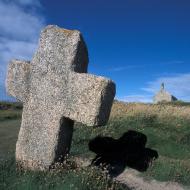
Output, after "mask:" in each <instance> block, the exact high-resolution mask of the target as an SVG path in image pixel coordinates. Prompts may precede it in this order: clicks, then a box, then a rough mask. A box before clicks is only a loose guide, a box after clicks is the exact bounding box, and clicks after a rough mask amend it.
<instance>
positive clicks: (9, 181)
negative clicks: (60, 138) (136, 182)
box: [0, 105, 190, 189]
mask: <svg viewBox="0 0 190 190" xmlns="http://www.w3.org/2000/svg"><path fill="white" fill-rule="evenodd" d="M122 106H124V108H123V107H121V108H118V107H114V108H113V110H112V115H111V117H110V120H109V122H108V124H107V125H106V126H104V127H99V128H93V127H88V126H85V125H82V124H80V123H76V124H75V128H74V134H73V142H72V148H71V156H81V157H86V158H90V159H92V158H93V157H94V154H93V153H92V152H90V151H89V150H88V142H89V140H90V139H92V138H93V137H95V136H97V135H102V136H111V137H114V138H118V137H120V136H121V135H122V134H123V133H124V132H126V131H127V130H129V129H134V130H137V131H139V132H142V133H144V134H146V135H147V137H148V143H147V147H149V148H152V149H155V150H157V151H158V153H159V158H158V159H157V160H156V161H154V162H153V165H152V166H151V167H150V168H149V169H148V170H147V171H146V172H143V173H142V176H143V177H145V178H148V179H152V178H154V179H157V180H160V181H175V182H179V183H181V184H183V185H187V186H190V148H189V147H190V120H189V118H188V117H186V113H184V117H183V115H180V116H178V115H176V114H175V113H174V112H175V110H174V111H173V108H171V110H170V109H169V107H167V106H169V105H164V106H165V107H164V109H166V108H168V109H169V111H168V112H169V113H170V112H171V114H168V115H167V114H162V113H163V111H162V110H161V108H162V107H161V108H160V107H159V106H161V105H158V108H157V107H156V109H155V106H154V110H153V111H150V113H149V114H147V110H146V106H145V105H142V106H143V109H142V107H140V108H139V110H140V111H139V110H137V109H138V108H136V107H135V105H129V106H130V109H131V107H132V108H133V109H134V110H135V111H133V112H127V114H123V115H121V114H120V113H119V114H118V115H116V114H115V113H118V110H122V112H124V111H123V109H126V110H129V107H127V105H122ZM148 106H149V108H150V109H152V107H153V105H148ZM178 106H179V105H178ZM179 109H180V110H181V109H182V110H181V112H183V106H180V107H179ZM184 109H186V110H187V109H188V106H185V108H184ZM144 110H145V111H144ZM189 110H190V107H189ZM187 111H188V110H187ZM3 112H4V113H3ZM5 113H6V111H2V112H0V118H4V119H2V120H0V158H1V157H3V158H6V159H4V161H2V162H1V166H0V167H1V168H0V189H3V188H4V189H77V188H78V189H97V187H99V188H100V189H106V188H107V186H110V187H111V186H112V187H114V188H115V189H122V188H123V187H121V186H119V185H118V184H114V183H113V182H111V181H110V180H109V179H107V178H106V176H103V175H102V174H101V173H100V172H99V171H98V170H95V169H92V168H86V169H81V168H80V169H79V168H75V167H74V168H72V167H71V168H70V169H69V170H68V169H62V170H61V171H59V172H49V173H43V172H41V173H34V172H25V173H22V172H18V171H15V162H14V158H12V157H13V156H14V150H15V142H16V139H17V135H18V131H19V126H20V117H21V113H20V110H16V111H15V110H12V112H10V115H14V114H16V115H17V117H15V118H14V117H11V118H5V115H6V114H5ZM8 152H10V153H9V154H8ZM5 160H7V161H5ZM126 169H127V168H126ZM99 176H101V177H100V178H101V180H100V181H101V182H100V183H101V184H97V183H98V181H99V180H97V178H98V177H99ZM81 181H83V182H84V183H82V184H81ZM71 184H74V185H71ZM114 185H115V186H114ZM5 186H6V188H5ZM124 189H126V188H124Z"/></svg>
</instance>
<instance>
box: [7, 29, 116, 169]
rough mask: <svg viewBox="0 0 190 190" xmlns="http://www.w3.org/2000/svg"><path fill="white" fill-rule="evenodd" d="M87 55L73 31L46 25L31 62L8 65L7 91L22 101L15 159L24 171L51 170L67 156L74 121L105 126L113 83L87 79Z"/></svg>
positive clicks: (89, 77) (17, 62)
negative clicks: (27, 169) (25, 169)
mask: <svg viewBox="0 0 190 190" xmlns="http://www.w3.org/2000/svg"><path fill="white" fill-rule="evenodd" d="M87 66H88V52H87V47H86V45H85V42H84V40H83V38H82V35H81V33H80V32H79V31H77V30H65V29H62V28H59V27H57V26H47V27H46V28H45V29H44V30H43V31H42V33H41V37H40V42H39V47H38V50H37V51H36V53H35V55H34V57H33V59H32V61H31V62H26V61H19V60H12V61H11V62H10V64H9V68H8V74H7V80H6V86H7V91H8V93H9V94H10V95H12V96H14V97H16V98H17V99H19V100H20V101H22V102H23V115H22V124H21V129H20V132H19V137H18V141H17V144H16V160H17V163H18V164H19V165H20V166H21V167H23V168H29V169H32V170H46V169H49V168H50V167H51V166H52V165H54V164H55V163H56V162H61V161H63V159H64V157H65V155H66V154H68V153H69V150H70V145H71V140H72V133H73V124H74V121H77V122H82V123H84V124H86V125H90V126H98V125H105V124H106V122H107V120H108V118H109V114H110V110H111V106H112V102H113V98H114V96H115V84H114V83H113V81H111V80H109V79H105V78H103V77H98V76H94V75H90V74H86V72H87Z"/></svg>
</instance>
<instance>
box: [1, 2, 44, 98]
mask: <svg viewBox="0 0 190 190" xmlns="http://www.w3.org/2000/svg"><path fill="white" fill-rule="evenodd" d="M26 6H27V8H26ZM34 7H35V9H40V1H39V0H2V1H0V31H1V35H0V52H1V54H0V94H1V96H2V94H5V92H4V82H5V77H6V70H7V64H8V62H9V60H11V59H13V58H17V59H25V60H30V59H31V58H32V55H33V54H34V51H35V48H36V47H37V42H38V38H39V33H40V30H41V29H42V27H43V26H44V18H43V17H42V16H41V15H39V14H37V13H36V12H35V9H34ZM0 98H1V97H0ZM5 98H7V97H5Z"/></svg>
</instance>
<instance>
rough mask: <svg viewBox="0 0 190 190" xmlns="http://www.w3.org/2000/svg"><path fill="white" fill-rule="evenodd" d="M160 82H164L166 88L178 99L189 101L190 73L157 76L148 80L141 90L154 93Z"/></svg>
mask: <svg viewBox="0 0 190 190" xmlns="http://www.w3.org/2000/svg"><path fill="white" fill-rule="evenodd" d="M162 82H164V83H165V87H166V90H167V91H169V92H170V93H171V94H173V95H174V96H176V97H177V98H178V99H181V100H184V101H190V73H186V74H176V75H173V76H170V77H160V78H157V79H156V80H155V81H152V82H149V83H148V84H147V86H146V87H145V88H142V90H144V91H146V92H148V93H151V94H154V93H156V92H157V91H158V90H159V88H160V84H161V83H162Z"/></svg>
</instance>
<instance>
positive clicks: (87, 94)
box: [68, 73, 115, 126]
mask: <svg viewBox="0 0 190 190" xmlns="http://www.w3.org/2000/svg"><path fill="white" fill-rule="evenodd" d="M69 81H72V84H70V85H69V86H70V93H69V96H68V97H69V101H68V102H69V104H70V105H68V110H69V118H70V119H73V120H75V121H78V122H82V123H84V124H86V125H89V126H99V125H105V124H106V123H107V121H108V119H109V114H110V111H111V106H112V102H113V99H114V96H115V84H114V83H113V81H111V80H109V79H105V78H103V77H97V76H94V75H90V74H86V73H74V74H72V75H71V78H70V80H69Z"/></svg>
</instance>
